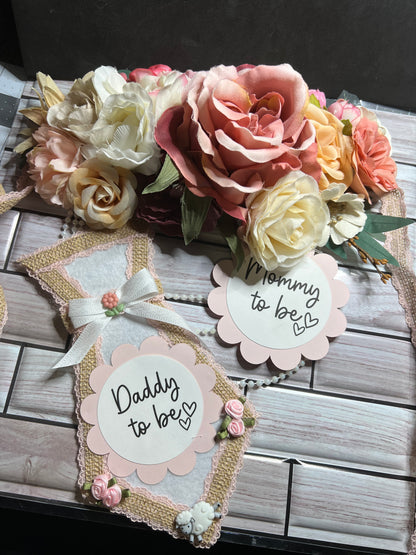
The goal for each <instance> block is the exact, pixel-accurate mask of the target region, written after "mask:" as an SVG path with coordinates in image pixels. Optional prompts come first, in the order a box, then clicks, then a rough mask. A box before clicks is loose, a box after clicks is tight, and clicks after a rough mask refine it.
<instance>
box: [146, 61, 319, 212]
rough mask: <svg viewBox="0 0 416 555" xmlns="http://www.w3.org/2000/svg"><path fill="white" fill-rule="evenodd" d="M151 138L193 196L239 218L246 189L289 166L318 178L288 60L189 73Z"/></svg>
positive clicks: (302, 93)
mask: <svg viewBox="0 0 416 555" xmlns="http://www.w3.org/2000/svg"><path fill="white" fill-rule="evenodd" d="M185 93H186V99H185V101H184V103H183V104H182V105H180V106H175V107H173V108H171V109H169V110H167V111H166V112H165V113H164V114H163V115H162V116H161V118H160V120H159V122H158V124H157V126H156V132H155V137H156V141H157V142H158V144H159V145H160V147H161V148H162V149H164V150H166V151H167V152H168V154H169V155H170V157H171V158H172V159H173V161H174V162H175V164H176V166H177V167H178V169H179V171H180V172H181V174H182V175H183V177H184V179H185V183H186V185H187V187H188V188H189V189H190V191H191V192H192V193H194V194H195V195H197V196H201V197H204V196H210V197H213V198H214V199H215V200H216V201H217V203H218V204H219V205H220V207H221V208H222V209H223V210H224V211H226V212H228V213H229V214H230V215H232V216H234V217H236V218H239V219H242V220H245V216H246V212H247V209H246V208H245V206H244V201H245V199H246V197H247V195H248V194H249V193H253V192H255V191H258V190H260V189H262V188H263V187H269V186H271V185H273V184H274V183H276V181H277V180H278V179H279V178H280V177H282V176H283V175H285V174H286V173H289V172H290V171H293V170H300V169H302V171H303V172H305V173H309V174H310V175H312V176H313V177H315V179H319V177H320V172H321V170H320V166H319V164H318V163H317V161H316V152H317V146H316V143H315V131H314V128H313V126H312V124H311V123H310V122H309V121H308V120H307V119H305V118H304V113H305V109H306V106H307V104H308V87H307V85H306V83H305V82H304V81H303V79H302V77H301V75H300V74H299V73H297V72H296V71H295V70H294V69H293V68H292V67H291V66H290V65H288V64H282V65H278V66H264V65H260V66H255V67H251V66H249V65H245V66H241V67H239V68H236V67H234V66H228V67H227V66H217V67H213V68H211V69H210V70H209V71H200V72H196V73H194V74H193V76H192V77H191V79H190V81H189V83H188V85H187V88H186V90H185Z"/></svg>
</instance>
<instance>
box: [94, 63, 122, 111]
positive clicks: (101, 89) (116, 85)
mask: <svg viewBox="0 0 416 555" xmlns="http://www.w3.org/2000/svg"><path fill="white" fill-rule="evenodd" d="M92 81H93V84H94V87H95V90H96V91H97V94H98V96H99V97H100V99H101V102H102V103H103V104H104V102H105V101H106V100H107V98H108V97H109V96H110V95H112V94H120V93H121V92H122V91H123V87H124V85H125V84H126V81H125V79H124V77H122V76H121V75H120V73H119V72H118V71H117V70H116V68H114V67H110V66H100V67H98V68H97V69H96V70H95V71H94V76H93V78H92Z"/></svg>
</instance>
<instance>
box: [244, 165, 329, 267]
mask: <svg viewBox="0 0 416 555" xmlns="http://www.w3.org/2000/svg"><path fill="white" fill-rule="evenodd" d="M246 205H247V208H248V216H247V225H246V231H245V236H244V239H245V241H246V243H247V245H248V246H249V248H250V251H251V253H252V254H253V256H254V257H255V258H256V260H257V261H258V262H259V264H261V265H262V266H263V267H264V268H266V270H274V269H275V268H281V269H283V270H285V269H289V268H291V267H292V266H294V265H295V264H297V262H298V261H299V260H300V259H301V258H302V257H303V256H304V255H306V254H308V253H309V252H311V251H312V250H313V249H314V248H315V247H317V246H323V245H324V244H325V243H326V241H327V238H328V229H327V228H328V222H329V210H328V207H327V205H326V203H325V202H324V201H323V200H322V198H321V194H320V192H319V187H318V184H317V183H316V181H315V180H314V179H313V178H312V177H310V176H309V175H306V174H304V173H302V172H301V171H294V172H291V173H289V174H288V175H286V176H284V177H282V178H281V179H279V181H278V182H277V183H276V184H275V185H274V186H273V187H269V188H265V189H261V190H260V191H257V192H255V193H251V194H250V195H248V197H247V200H246Z"/></svg>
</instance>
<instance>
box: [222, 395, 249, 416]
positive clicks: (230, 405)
mask: <svg viewBox="0 0 416 555" xmlns="http://www.w3.org/2000/svg"><path fill="white" fill-rule="evenodd" d="M224 410H225V412H226V414H228V415H229V416H231V417H232V418H241V417H242V416H243V412H244V405H243V403H242V402H241V401H239V400H238V399H230V400H229V401H227V402H226V403H225V405H224Z"/></svg>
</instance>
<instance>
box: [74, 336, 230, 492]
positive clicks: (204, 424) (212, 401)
mask: <svg viewBox="0 0 416 555" xmlns="http://www.w3.org/2000/svg"><path fill="white" fill-rule="evenodd" d="M215 382H216V374H215V372H214V370H213V369H212V368H211V367H210V366H208V365H206V364H196V363H195V351H194V350H193V349H192V347H191V346H190V345H187V344H182V343H181V344H176V345H174V346H172V347H170V346H169V345H168V344H167V343H166V342H165V341H164V340H163V339H162V338H160V337H150V338H148V339H146V340H144V341H143V343H142V344H141V346H140V349H137V347H135V346H133V345H128V344H126V345H120V346H119V347H117V348H116V349H115V350H114V352H113V354H112V358H111V365H100V366H97V368H95V369H94V370H93V372H92V373H91V376H90V385H91V387H92V389H93V391H94V393H93V394H92V395H89V396H88V397H86V398H85V399H84V400H83V402H82V403H81V407H80V413H81V416H82V418H83V419H84V420H85V421H86V422H88V423H90V424H92V428H91V430H90V431H89V433H88V436H87V445H88V447H89V448H90V449H91V451H92V452H94V453H96V454H98V455H108V458H107V464H108V468H109V471H110V472H111V473H113V474H114V475H116V476H120V477H125V476H128V475H130V474H132V473H133V472H134V471H136V473H137V475H138V477H139V478H140V479H141V480H142V481H143V482H144V483H146V484H156V483H158V482H160V481H161V480H163V478H164V477H165V475H166V473H167V471H168V470H169V471H170V472H172V473H173V474H176V475H179V476H182V475H185V474H188V473H189V472H191V470H192V469H193V468H194V466H195V463H196V453H205V452H207V451H209V450H210V449H211V448H212V447H213V446H214V444H215V433H216V430H215V428H214V426H213V423H215V422H217V421H218V419H219V418H220V415H221V410H222V405H223V403H222V400H221V398H220V397H219V396H218V395H216V394H215V393H214V392H213V391H212V389H213V388H214V386H215Z"/></svg>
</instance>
